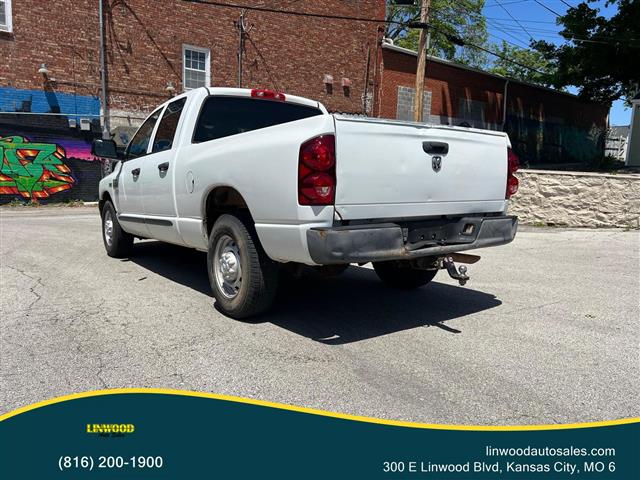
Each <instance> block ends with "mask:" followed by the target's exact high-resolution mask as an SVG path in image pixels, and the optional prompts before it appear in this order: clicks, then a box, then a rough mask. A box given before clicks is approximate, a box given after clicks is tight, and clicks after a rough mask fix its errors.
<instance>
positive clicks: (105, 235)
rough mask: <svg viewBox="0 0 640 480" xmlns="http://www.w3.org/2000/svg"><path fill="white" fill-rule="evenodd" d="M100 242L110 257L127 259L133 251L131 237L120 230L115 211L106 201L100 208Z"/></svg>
mask: <svg viewBox="0 0 640 480" xmlns="http://www.w3.org/2000/svg"><path fill="white" fill-rule="evenodd" d="M102 241H103V242H104V248H105V249H106V250H107V255H109V256H110V257H114V258H123V257H128V256H129V255H131V251H132V250H133V235H130V234H128V233H127V232H125V231H124V230H122V227H121V226H120V223H119V222H118V216H117V215H116V209H115V208H114V207H113V204H112V203H111V202H110V201H108V200H107V201H106V202H105V203H104V205H103V206H102Z"/></svg>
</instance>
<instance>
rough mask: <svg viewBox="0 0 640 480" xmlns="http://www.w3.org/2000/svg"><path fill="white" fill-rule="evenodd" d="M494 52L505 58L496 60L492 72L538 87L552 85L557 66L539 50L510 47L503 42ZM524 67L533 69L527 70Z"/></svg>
mask: <svg viewBox="0 0 640 480" xmlns="http://www.w3.org/2000/svg"><path fill="white" fill-rule="evenodd" d="M493 51H495V52H496V53H499V54H500V55H501V57H504V58H500V57H496V58H495V60H494V61H493V66H492V67H491V69H490V71H491V72H493V73H497V74H499V75H504V76H505V77H510V78H515V79H517V80H522V81H524V82H529V83H536V84H538V85H545V86H550V85H551V84H552V82H551V78H552V76H553V75H554V73H555V70H556V67H555V64H554V63H553V62H552V61H550V60H549V59H547V58H546V57H545V56H544V55H543V54H542V53H540V52H538V51H537V50H529V49H526V48H520V47H518V46H513V45H509V44H508V43H507V42H505V41H504V40H503V41H502V44H501V45H500V46H499V47H498V46H495V47H494V48H493ZM509 60H513V61H509ZM515 62H517V63H515ZM518 64H520V65H518ZM522 65H526V66H527V67H531V68H525V67H523V66H522Z"/></svg>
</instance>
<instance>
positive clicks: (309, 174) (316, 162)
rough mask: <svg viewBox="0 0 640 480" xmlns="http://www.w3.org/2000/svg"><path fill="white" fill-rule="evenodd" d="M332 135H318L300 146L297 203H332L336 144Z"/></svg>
mask: <svg viewBox="0 0 640 480" xmlns="http://www.w3.org/2000/svg"><path fill="white" fill-rule="evenodd" d="M335 144H336V142H335V137H334V136H333V135H320V136H319V137H315V138H312V139H311V140H307V141H306V142H304V143H303V144H302V145H301V146H300V155H299V157H298V203H299V204H300V205H332V204H333V202H334V199H335V196H336V146H335Z"/></svg>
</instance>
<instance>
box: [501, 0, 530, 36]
mask: <svg viewBox="0 0 640 480" xmlns="http://www.w3.org/2000/svg"><path fill="white" fill-rule="evenodd" d="M496 3H497V4H498V5H500V6H501V7H502V9H503V10H504V11H505V12H507V15H509V16H510V17H511V18H512V19H513V21H514V22H516V23H517V24H518V25H519V26H520V28H521V29H522V31H523V32H524V33H526V34H527V35H529V39H530V40H531V41H533V36H532V35H531V34H530V33H529V32H528V31H527V29H526V28H524V26H523V25H522V24H521V23H520V22H519V21H518V19H517V18H516V17H514V16H513V15H511V12H510V11H509V10H507V8H506V7H505V6H504V5H502V3H500V0H496Z"/></svg>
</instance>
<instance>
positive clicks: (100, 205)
mask: <svg viewBox="0 0 640 480" xmlns="http://www.w3.org/2000/svg"><path fill="white" fill-rule="evenodd" d="M107 202H111V205H113V208H116V206H115V204H114V203H113V199H112V198H111V194H110V193H109V192H108V191H107V190H105V191H104V192H103V193H102V195H101V196H100V198H99V199H98V210H99V211H100V215H101V216H102V208H103V207H104V204H105V203H107Z"/></svg>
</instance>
